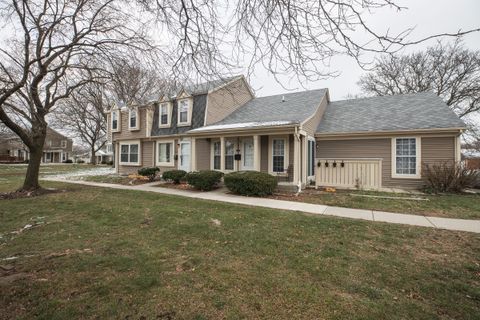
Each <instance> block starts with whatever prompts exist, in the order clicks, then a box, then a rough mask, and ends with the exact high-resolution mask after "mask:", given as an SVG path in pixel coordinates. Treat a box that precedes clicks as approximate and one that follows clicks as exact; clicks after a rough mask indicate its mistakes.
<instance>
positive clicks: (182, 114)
mask: <svg viewBox="0 0 480 320" xmlns="http://www.w3.org/2000/svg"><path fill="white" fill-rule="evenodd" d="M178 124H179V125H189V124H190V99H183V100H180V101H178Z"/></svg>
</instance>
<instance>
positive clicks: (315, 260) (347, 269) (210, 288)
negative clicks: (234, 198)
mask: <svg viewBox="0 0 480 320" xmlns="http://www.w3.org/2000/svg"><path fill="white" fill-rule="evenodd" d="M19 174H20V172H19ZM1 177H3V178H4V177H6V176H5V175H2V176H1ZM14 177H15V178H14ZM7 179H8V180H12V181H13V180H16V179H19V177H16V176H15V175H13V174H12V175H10V176H9V177H8V178H7ZM18 181H20V180H18ZM18 181H17V182H18ZM2 182H3V181H2ZM45 184H46V185H47V186H49V187H57V188H59V189H64V190H65V191H66V192H61V193H56V194H49V195H45V196H41V197H38V198H26V199H16V200H2V201H0V235H1V238H0V260H2V259H5V258H7V257H12V256H15V257H18V258H17V259H14V260H9V261H0V265H3V267H7V269H9V268H11V267H13V268H14V269H12V270H9V271H5V270H4V269H2V268H0V274H3V276H0V310H2V311H1V312H0V319H14V318H15V319H32V318H37V319H74V318H75V319H239V318H243V319H252V318H263V319H322V318H331V319H413V318H414V319H452V318H456V319H478V317H479V316H478V315H479V314H480V264H479V261H480V237H479V236H478V235H476V234H470V233H462V232H451V231H444V230H435V229H429V228H417V227H409V226H399V225H388V224H381V223H371V222H362V221H355V220H347V219H340V218H331V217H323V216H313V215H306V214H301V213H295V212H287V211H280V210H272V209H263V208H251V207H246V206H238V205H230V204H225V203H219V202H211V201H202V200H193V199H188V201H185V198H182V197H173V196H166V195H161V194H154V193H145V192H141V191H126V190H113V189H105V188H93V187H86V186H81V185H69V184H61V183H53V182H50V183H45ZM9 185H10V186H11V187H13V186H14V185H15V183H14V182H10V184H9ZM2 186H3V184H2ZM36 223H38V226H36V227H33V228H30V229H27V230H25V231H23V232H20V233H18V234H12V233H11V232H12V231H15V230H17V231H18V230H20V229H21V228H22V227H24V226H25V225H26V224H32V225H36ZM9 265H10V266H9ZM2 270H3V271H2ZM15 275H16V276H15ZM15 277H16V278H17V280H16V281H12V279H13V278H15Z"/></svg>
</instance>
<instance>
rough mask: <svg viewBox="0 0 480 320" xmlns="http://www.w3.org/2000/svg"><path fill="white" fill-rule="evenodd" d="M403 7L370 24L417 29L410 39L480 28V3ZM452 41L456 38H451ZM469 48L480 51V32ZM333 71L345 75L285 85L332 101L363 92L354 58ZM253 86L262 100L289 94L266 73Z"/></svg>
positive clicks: (442, 0) (445, 0) (459, 0)
mask: <svg viewBox="0 0 480 320" xmlns="http://www.w3.org/2000/svg"><path fill="white" fill-rule="evenodd" d="M398 4H400V5H401V6H406V7H408V9H407V10H404V11H401V12H400V13H398V12H396V11H393V10H390V9H389V10H383V9H382V11H381V12H376V13H375V14H372V15H371V16H369V17H368V21H369V23H370V24H371V25H372V26H373V27H375V28H376V30H385V29H386V28H387V27H388V28H390V29H391V30H392V31H401V30H405V29H406V28H408V27H415V30H414V31H413V33H412V34H411V37H410V39H411V40H413V39H420V38H423V37H426V36H429V35H432V34H438V33H444V32H450V33H454V32H457V31H458V30H459V29H462V30H468V29H473V28H478V27H479V26H480V20H479V13H480V0H403V1H398ZM450 40H452V39H450ZM464 43H465V45H466V47H468V48H470V49H472V50H480V32H476V33H473V34H470V35H467V36H465V37H464ZM433 44H435V40H433V41H430V42H425V43H422V44H419V45H416V46H414V47H409V48H408V49H406V50H407V51H421V50H422V49H424V48H425V47H428V46H429V45H433ZM331 65H332V68H334V69H336V70H338V71H340V72H341V75H340V76H339V77H337V78H334V79H329V80H323V81H317V82H311V83H307V84H304V85H303V87H302V85H301V84H300V83H298V82H297V81H290V80H289V78H290V77H288V76H285V77H283V78H282V84H283V85H284V86H286V87H288V88H289V89H291V90H294V91H301V90H304V87H306V88H307V89H318V88H325V87H326V88H329V89H330V96H331V98H332V100H342V99H345V98H346V95H348V94H356V93H359V92H360V90H359V88H358V86H357V84H356V82H357V81H358V79H359V77H360V75H361V74H362V73H364V72H365V71H363V70H362V69H361V68H360V67H359V66H358V65H357V64H356V63H355V61H353V60H352V59H351V58H348V57H337V58H335V59H333V60H332V63H331ZM250 83H251V85H252V87H253V89H254V90H255V91H256V95H257V96H258V97H261V96H267V95H273V94H279V93H285V92H286V91H285V89H284V88H282V86H281V85H280V84H278V83H276V82H275V80H274V79H273V78H272V76H270V75H269V74H268V72H267V71H266V70H263V69H261V68H260V66H259V67H257V68H256V70H255V74H254V75H253V76H252V77H251V79H250Z"/></svg>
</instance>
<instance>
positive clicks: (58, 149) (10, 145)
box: [0, 128, 73, 163]
mask: <svg viewBox="0 0 480 320" xmlns="http://www.w3.org/2000/svg"><path fill="white" fill-rule="evenodd" d="M0 145H2V147H1V148H0V152H2V153H4V154H6V155H9V156H10V157H14V158H15V160H16V161H24V160H28V159H29V158H30V153H29V151H28V147H27V146H25V144H24V143H23V142H22V140H21V139H20V138H19V137H17V136H13V135H11V136H9V137H8V138H4V139H3V140H2V141H1V143H0ZM72 145H73V143H72V139H69V138H67V137H66V136H64V135H62V134H61V133H59V132H57V131H55V130H53V129H51V128H47V136H46V138H45V144H44V146H43V156H42V163H61V162H64V161H66V160H68V159H69V158H70V155H71V153H72Z"/></svg>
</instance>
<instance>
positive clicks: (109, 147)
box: [107, 143, 113, 153]
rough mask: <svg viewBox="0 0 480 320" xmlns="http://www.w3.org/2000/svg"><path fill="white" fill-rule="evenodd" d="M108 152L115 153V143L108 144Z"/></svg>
mask: <svg viewBox="0 0 480 320" xmlns="http://www.w3.org/2000/svg"><path fill="white" fill-rule="evenodd" d="M107 153H113V144H111V143H108V144H107Z"/></svg>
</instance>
